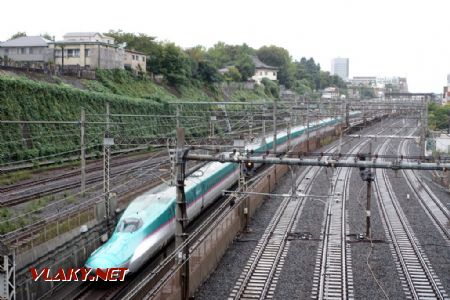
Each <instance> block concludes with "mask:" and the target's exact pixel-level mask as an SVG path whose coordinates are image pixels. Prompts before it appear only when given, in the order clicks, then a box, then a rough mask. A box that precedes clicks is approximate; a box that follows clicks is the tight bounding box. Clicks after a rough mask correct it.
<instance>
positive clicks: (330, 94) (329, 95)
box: [322, 86, 339, 100]
mask: <svg viewBox="0 0 450 300" xmlns="http://www.w3.org/2000/svg"><path fill="white" fill-rule="evenodd" d="M322 99H336V100H337V99H339V89H338V88H337V87H334V86H330V87H327V88H324V89H323V91H322Z"/></svg>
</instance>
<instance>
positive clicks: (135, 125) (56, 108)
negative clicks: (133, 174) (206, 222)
mask: <svg viewBox="0 0 450 300" xmlns="http://www.w3.org/2000/svg"><path fill="white" fill-rule="evenodd" d="M0 102H1V106H0V118H1V119H4V120H21V119H22V120H55V121H58V120H79V118H80V107H84V108H85V110H86V113H87V114H103V113H104V111H105V105H106V103H107V102H109V103H110V107H111V112H113V113H118V112H120V113H128V114H168V113H170V112H171V109H170V107H169V105H168V104H167V102H164V101H162V100H159V101H158V100H156V99H155V100H154V101H152V100H151V99H140V98H131V97H125V96H119V95H113V94H107V93H94V92H89V91H81V90H77V89H74V88H68V87H61V86H57V85H52V84H46V83H38V82H33V81H29V80H24V79H17V78H8V77H0ZM192 109H193V110H194V109H195V108H192ZM186 113H187V114H189V111H186ZM192 113H193V112H192ZM97 121H99V120H98V119H97ZM127 121H128V124H127V129H133V130H134V133H135V134H136V135H137V136H139V135H144V133H145V134H146V135H149V134H153V135H156V134H162V133H163V132H161V127H162V126H166V125H169V123H170V122H169V120H167V119H164V120H160V119H155V118H152V119H150V118H147V119H145V120H137V119H134V120H127ZM113 130H116V131H117V132H119V133H120V132H121V131H123V130H125V129H124V128H121V127H118V126H116V127H114V128H113ZM89 132H90V134H91V136H90V139H89V142H90V145H91V149H93V150H95V149H96V148H97V149H99V147H98V146H95V145H98V144H100V141H101V137H102V132H103V127H101V125H91V126H90V127H89ZM125 135H126V134H125ZM24 136H30V137H32V138H29V139H27V140H26V141H24V140H23V137H24ZM78 148H79V127H78V126H77V125H76V124H70V125H35V124H27V126H19V125H16V124H7V125H5V124H4V125H2V130H0V155H1V156H0V162H5V161H14V160H16V161H20V160H24V159H31V158H34V157H41V156H48V155H52V154H55V153H61V152H68V151H75V154H76V151H78V150H77V149H78ZM72 155H73V153H72Z"/></svg>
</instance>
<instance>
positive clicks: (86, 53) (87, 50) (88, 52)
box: [84, 49, 91, 57]
mask: <svg viewBox="0 0 450 300" xmlns="http://www.w3.org/2000/svg"><path fill="white" fill-rule="evenodd" d="M89 55H91V53H90V51H89V49H84V57H89Z"/></svg>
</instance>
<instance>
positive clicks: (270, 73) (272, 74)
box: [252, 56, 278, 84]
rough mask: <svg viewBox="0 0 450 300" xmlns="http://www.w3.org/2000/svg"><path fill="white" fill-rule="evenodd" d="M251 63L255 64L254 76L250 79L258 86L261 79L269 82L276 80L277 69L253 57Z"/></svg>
mask: <svg viewBox="0 0 450 300" xmlns="http://www.w3.org/2000/svg"><path fill="white" fill-rule="evenodd" d="M252 59H253V63H254V64H255V75H253V76H252V79H253V80H254V81H256V82H257V83H258V84H260V83H261V80H262V79H263V78H267V79H270V80H277V74H278V68H277V67H273V66H269V65H266V64H265V63H263V62H262V61H260V60H259V59H258V57H256V56H253V57H252Z"/></svg>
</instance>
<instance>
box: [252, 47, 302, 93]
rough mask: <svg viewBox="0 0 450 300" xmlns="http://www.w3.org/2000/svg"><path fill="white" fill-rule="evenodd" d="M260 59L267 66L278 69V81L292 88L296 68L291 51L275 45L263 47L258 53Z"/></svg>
mask: <svg viewBox="0 0 450 300" xmlns="http://www.w3.org/2000/svg"><path fill="white" fill-rule="evenodd" d="M256 53H257V56H258V58H259V59H260V60H261V61H262V62H263V63H265V64H267V65H270V66H274V67H278V68H279V71H278V81H279V82H280V83H281V84H284V85H285V86H286V87H287V88H290V87H291V86H292V83H293V81H294V72H295V68H293V66H292V59H291V56H290V55H289V51H287V50H286V49H284V48H282V47H277V46H274V45H271V46H263V47H261V48H259V49H258V51H257V52H256Z"/></svg>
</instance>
